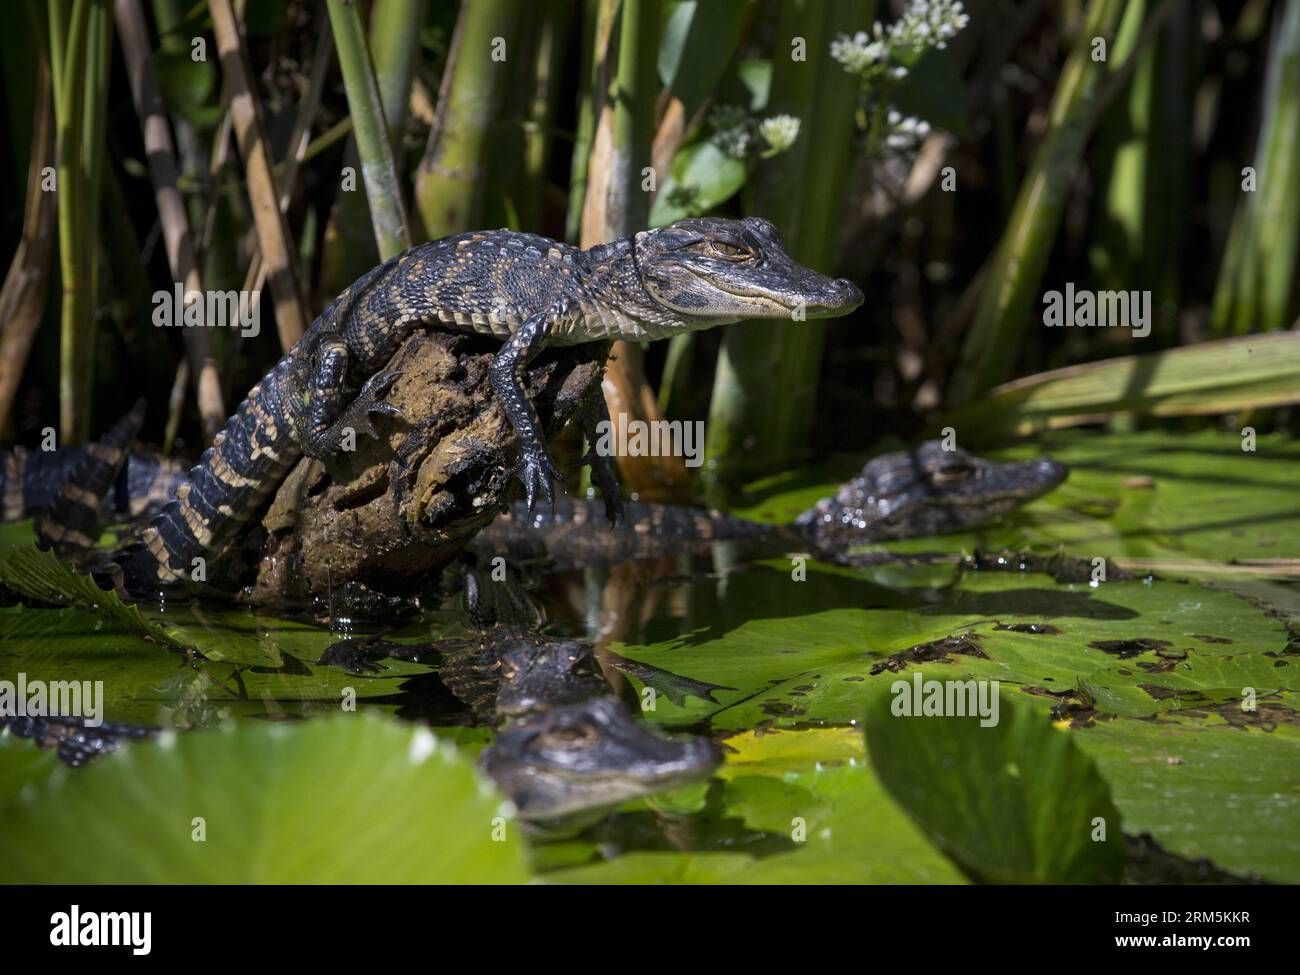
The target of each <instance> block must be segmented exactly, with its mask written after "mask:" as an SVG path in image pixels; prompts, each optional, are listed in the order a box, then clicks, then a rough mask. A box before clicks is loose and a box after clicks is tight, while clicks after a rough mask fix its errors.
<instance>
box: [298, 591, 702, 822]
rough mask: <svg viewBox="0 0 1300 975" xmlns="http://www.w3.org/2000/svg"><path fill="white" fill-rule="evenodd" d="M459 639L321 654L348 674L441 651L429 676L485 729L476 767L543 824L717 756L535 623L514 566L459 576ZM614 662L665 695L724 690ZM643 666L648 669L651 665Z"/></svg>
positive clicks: (671, 778)
mask: <svg viewBox="0 0 1300 975" xmlns="http://www.w3.org/2000/svg"><path fill="white" fill-rule="evenodd" d="M464 603H465V612H466V619H467V620H468V622H469V624H470V626H471V628H473V629H474V630H475V635H474V636H473V637H470V638H467V639H459V640H456V639H453V640H441V641H434V642H432V643H420V644H399V643H394V642H391V641H387V640H375V639H372V640H364V641H358V640H344V641H342V642H341V643H336V644H334V645H333V646H331V647H330V648H329V649H327V650H326V651H325V653H324V655H322V657H321V659H320V663H323V664H333V665H336V666H340V667H343V668H344V669H346V670H349V671H351V672H353V673H359V672H365V671H371V670H376V669H378V663H377V661H378V660H380V659H382V658H384V657H393V658H396V659H401V660H413V661H416V662H424V661H426V660H429V659H430V658H431V657H432V656H437V657H439V658H440V662H439V666H438V677H439V679H440V680H441V681H442V683H443V684H444V685H445V686H446V687H447V689H448V690H450V691H451V692H452V693H453V694H455V695H456V697H457V698H459V699H460V700H461V701H463V702H464V703H465V704H466V706H467V707H468V708H469V711H470V713H471V715H472V716H473V718H474V720H475V721H476V722H477V723H479V724H485V725H488V726H490V727H495V728H496V729H497V730H496V737H495V738H494V740H493V742H492V744H491V746H489V747H488V748H487V749H486V750H484V752H483V755H482V758H481V764H482V767H483V770H484V771H485V772H487V774H488V775H489V776H491V778H492V779H493V780H494V781H495V782H496V783H497V785H498V787H500V788H501V790H502V791H503V792H504V793H505V794H506V795H508V796H509V797H510V799H511V801H512V802H513V803H514V805H515V808H516V809H517V810H518V812H519V815H520V816H521V817H522V818H524V819H525V820H529V821H533V822H538V821H542V822H552V821H555V820H562V819H569V818H571V817H573V816H575V815H577V814H583V813H588V812H592V811H594V810H599V809H605V808H608V807H611V806H614V805H617V804H618V803H620V802H624V801H626V800H628V799H633V798H636V797H638V796H644V795H649V794H650V793H653V792H660V791H662V790H664V789H669V788H672V787H674V786H676V785H681V784H684V783H687V782H692V781H696V780H699V779H704V778H707V777H708V776H709V774H710V773H711V772H712V771H713V770H714V769H715V768H716V767H717V766H718V764H719V763H720V762H721V761H722V755H721V752H720V751H719V749H718V748H717V746H716V745H714V744H713V742H711V741H710V740H709V739H707V738H664V737H661V736H659V735H656V734H654V733H653V732H651V731H649V730H648V729H647V728H646V727H645V726H644V725H643V724H641V723H640V722H638V721H637V720H636V719H635V718H634V717H633V716H632V713H631V712H630V711H629V710H628V708H627V706H626V705H624V704H623V702H622V701H620V700H619V699H618V698H616V697H614V696H612V694H611V689H610V687H609V685H608V684H607V683H606V681H605V680H604V678H603V677H601V676H600V673H599V670H598V669H597V667H596V666H595V662H594V660H593V656H592V648H591V646H590V645H589V644H587V643H583V642H579V641H577V640H565V639H559V638H556V637H549V636H546V635H544V634H543V633H542V632H541V629H540V626H541V622H542V620H541V616H540V614H539V613H538V611H537V609H536V608H535V607H534V605H533V604H532V602H531V601H530V600H529V598H528V596H527V594H526V593H525V592H524V590H523V587H522V586H521V585H520V584H519V583H518V581H517V580H515V579H514V578H513V577H512V576H508V577H507V579H506V580H505V581H502V582H492V581H490V580H489V579H488V578H487V577H486V576H484V575H483V574H482V573H480V572H477V571H475V570H470V571H467V572H466V574H465V591H464ZM610 661H611V662H612V663H613V665H614V666H616V667H620V668H621V669H625V670H626V671H627V672H629V673H633V674H635V675H636V676H637V677H639V678H641V679H646V678H647V677H649V678H650V682H652V683H653V684H654V685H656V686H658V687H661V688H664V689H665V693H667V694H668V695H669V696H670V697H672V698H674V699H677V700H681V699H683V698H684V697H685V696H686V695H693V696H696V697H702V698H705V699H707V700H712V697H711V694H712V692H713V691H715V690H721V689H722V688H720V687H718V686H716V685H712V684H705V683H702V682H699V681H693V680H690V679H689V678H683V677H680V676H678V675H676V674H671V673H668V672H666V671H661V670H659V669H658V668H652V667H650V666H649V665H647V664H643V663H640V662H635V661H630V660H623V659H622V658H620V657H618V656H617V655H613V654H611V655H610ZM649 672H653V673H649Z"/></svg>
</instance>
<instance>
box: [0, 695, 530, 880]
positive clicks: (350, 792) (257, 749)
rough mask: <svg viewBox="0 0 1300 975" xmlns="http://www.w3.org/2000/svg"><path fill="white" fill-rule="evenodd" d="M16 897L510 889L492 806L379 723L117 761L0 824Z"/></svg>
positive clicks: (447, 752) (484, 793)
mask: <svg viewBox="0 0 1300 975" xmlns="http://www.w3.org/2000/svg"><path fill="white" fill-rule="evenodd" d="M0 862H4V863H5V864H6V871H5V878H4V879H5V880H7V881H10V882H18V883H35V882H41V883H103V882H114V883H379V882H383V883H463V882H478V883H514V882H521V881H524V880H526V879H527V878H528V872H527V869H526V867H525V864H524V857H523V843H522V842H521V841H520V836H519V829H518V827H517V826H516V825H515V823H514V822H513V821H512V820H511V819H510V814H509V807H508V804H506V803H504V801H503V800H502V799H501V797H500V796H499V795H498V794H497V793H496V792H495V790H494V789H493V788H492V786H491V785H490V784H489V783H488V782H487V781H486V780H485V779H483V778H482V777H481V776H480V775H479V773H478V772H477V770H476V769H474V768H473V767H472V766H471V765H470V764H469V763H468V762H467V761H466V760H465V759H464V758H463V757H461V756H460V755H459V753H458V752H457V751H456V750H455V748H454V746H451V745H449V744H447V743H444V742H440V741H439V740H438V739H437V738H435V737H434V736H433V734H432V733H430V732H429V731H428V730H426V729H421V728H411V727H410V726H409V725H402V724H400V723H397V722H393V721H390V720H387V719H380V718H370V719H364V718H351V719H349V718H335V719H331V720H319V721H311V722H305V723H301V724H273V725H258V724H239V725H236V726H234V727H228V728H225V729H222V730H221V731H215V732H196V733H193V734H186V735H179V736H174V737H168V738H166V739H163V740H161V741H157V742H142V743H137V744H133V745H132V746H131V747H129V748H124V749H122V750H120V751H118V752H116V753H114V754H112V755H110V756H108V757H107V758H105V759H101V760H99V761H97V762H95V763H93V764H92V765H91V766H89V767H88V768H86V769H84V770H82V771H80V772H79V773H78V774H75V775H65V776H61V777H58V778H57V779H55V780H54V781H51V782H50V783H48V784H47V785H46V786H44V787H43V788H40V789H38V790H37V791H36V794H35V795H34V796H27V795H24V796H23V797H22V798H20V799H19V800H18V801H17V802H16V803H14V804H12V805H10V806H8V807H6V808H5V809H4V810H3V812H2V813H0Z"/></svg>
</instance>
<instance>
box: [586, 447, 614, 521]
mask: <svg viewBox="0 0 1300 975" xmlns="http://www.w3.org/2000/svg"><path fill="white" fill-rule="evenodd" d="M582 462H583V463H584V464H586V465H587V466H589V467H590V468H591V483H592V484H594V485H596V487H598V488H600V496H601V497H602V498H604V499H605V517H606V518H608V519H609V523H610V525H611V526H615V525H617V524H619V522H621V521H622V520H623V490H622V488H621V487H620V486H619V483H618V471H617V469H616V468H615V466H614V461H613V459H612V458H610V457H607V456H605V455H604V454H601V453H598V452H597V451H596V448H595V445H594V444H593V445H592V446H590V447H588V448H587V452H586V453H585V454H583V456H582Z"/></svg>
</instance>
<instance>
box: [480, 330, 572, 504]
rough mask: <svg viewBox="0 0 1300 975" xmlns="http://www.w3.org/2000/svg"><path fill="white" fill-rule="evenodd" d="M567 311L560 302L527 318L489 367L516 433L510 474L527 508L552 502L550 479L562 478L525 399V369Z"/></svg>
mask: <svg viewBox="0 0 1300 975" xmlns="http://www.w3.org/2000/svg"><path fill="white" fill-rule="evenodd" d="M566 310H567V309H566V308H565V306H564V305H562V304H561V305H555V306H553V307H552V308H549V309H547V310H546V311H544V312H541V313H539V314H536V315H533V316H532V317H530V318H528V319H526V320H525V321H524V323H523V324H522V325H520V326H519V329H518V331H516V332H515V333H514V334H513V335H512V336H510V338H509V339H507V340H506V343H505V345H503V346H502V347H501V351H500V352H498V353H497V355H496V358H495V359H493V360H492V367H491V369H489V370H488V378H489V380H490V381H491V383H492V392H493V393H494V394H495V395H496V398H497V402H499V403H500V404H501V409H502V410H504V411H505V414H506V419H508V420H509V421H510V425H511V426H512V427H514V428H515V433H516V434H517V435H518V436H519V461H518V463H517V464H516V465H515V467H514V468H513V469H512V471H511V473H512V474H518V476H519V479H520V480H521V481H522V482H523V484H524V493H525V495H526V496H527V498H528V510H529V511H532V510H533V508H534V507H535V506H536V501H537V497H538V496H539V495H540V496H541V498H542V500H543V501H545V502H546V503H547V504H554V503H555V494H554V491H553V490H552V488H551V482H552V481H561V487H563V481H562V480H561V475H560V471H559V469H558V468H557V467H556V466H555V462H554V461H553V460H551V457H550V454H548V453H547V452H546V438H545V437H544V436H543V435H542V424H541V421H540V420H539V419H538V418H537V410H535V409H534V408H533V404H532V403H530V402H529V401H528V393H527V392H526V391H525V389H524V378H523V374H524V368H525V367H526V366H527V365H528V363H529V361H530V360H531V359H532V358H533V357H534V356H536V355H537V353H538V352H540V351H541V350H542V349H543V348H544V347H545V345H546V339H547V337H548V336H549V335H550V331H551V327H552V326H553V325H554V324H555V322H556V321H557V320H558V319H560V318H562V317H563V316H564V314H565V312H566Z"/></svg>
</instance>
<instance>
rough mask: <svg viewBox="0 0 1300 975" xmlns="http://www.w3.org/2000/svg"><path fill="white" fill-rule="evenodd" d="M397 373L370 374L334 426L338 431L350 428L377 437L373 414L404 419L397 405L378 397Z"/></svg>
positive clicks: (392, 381) (404, 415)
mask: <svg viewBox="0 0 1300 975" xmlns="http://www.w3.org/2000/svg"><path fill="white" fill-rule="evenodd" d="M398 375H399V373H397V372H396V371H389V372H378V373H375V375H373V376H371V377H370V378H369V379H368V380H366V384H365V385H364V386H362V387H361V392H359V393H358V394H357V397H356V399H354V400H353V401H352V402H351V403H349V404H348V407H347V409H345V410H344V411H343V415H342V416H341V417H340V418H339V420H338V422H337V423H336V424H335V425H334V426H335V427H336V428H337V429H338V430H340V431H342V430H346V429H348V428H351V429H352V430H354V431H355V432H356V433H358V434H364V435H365V436H367V437H375V438H378V437H379V433H378V431H376V430H375V425H374V419H373V418H374V417H375V416H391V417H397V418H399V419H405V418H406V414H405V413H403V412H402V411H401V410H400V409H399V408H398V407H396V406H394V405H393V404H392V403H387V402H385V401H384V400H383V399H381V398H380V397H382V396H383V395H384V394H385V393H387V392H388V390H389V389H390V388H392V385H393V383H395V382H396V381H397V377H398Z"/></svg>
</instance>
